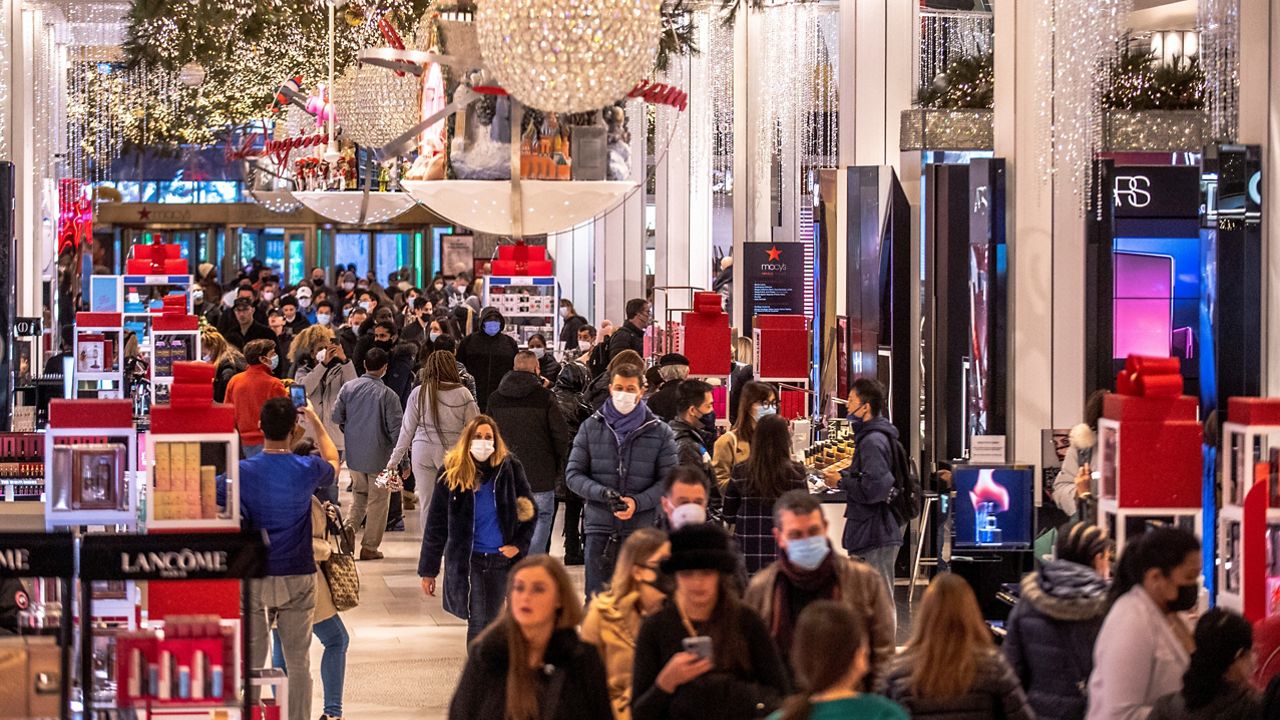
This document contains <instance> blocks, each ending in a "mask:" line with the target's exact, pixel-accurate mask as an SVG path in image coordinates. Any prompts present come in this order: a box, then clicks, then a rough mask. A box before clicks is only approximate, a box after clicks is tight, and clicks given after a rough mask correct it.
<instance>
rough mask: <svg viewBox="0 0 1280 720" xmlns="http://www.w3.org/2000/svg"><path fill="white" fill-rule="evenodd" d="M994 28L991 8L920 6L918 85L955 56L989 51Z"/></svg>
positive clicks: (929, 80) (924, 83)
mask: <svg viewBox="0 0 1280 720" xmlns="http://www.w3.org/2000/svg"><path fill="white" fill-rule="evenodd" d="M994 30H995V19H994V17H993V15H992V13H990V12H976V11H968V10H937V9H932V8H920V76H919V77H920V80H919V83H920V86H921V87H922V88H923V87H926V86H928V85H929V84H931V83H932V82H933V81H934V79H935V78H937V77H938V76H939V75H941V74H943V73H945V72H947V71H948V70H949V68H950V67H951V65H952V63H954V62H955V61H957V60H960V59H962V58H982V57H985V56H988V55H990V54H991V49H992V48H991V40H992V37H993V32H994ZM920 104H921V105H924V106H926V107H934V106H933V105H925V103H923V102H922V103H920Z"/></svg>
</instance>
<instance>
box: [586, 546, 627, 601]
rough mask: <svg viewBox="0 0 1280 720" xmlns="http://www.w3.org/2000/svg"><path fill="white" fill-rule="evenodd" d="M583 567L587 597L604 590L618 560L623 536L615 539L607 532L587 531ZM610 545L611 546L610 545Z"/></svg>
mask: <svg viewBox="0 0 1280 720" xmlns="http://www.w3.org/2000/svg"><path fill="white" fill-rule="evenodd" d="M585 540H586V542H585V546H586V551H585V553H584V560H585V562H584V565H585V567H584V568H583V570H584V572H585V575H586V585H587V599H588V600H590V599H591V596H592V595H595V594H596V593H598V592H601V591H602V590H604V587H605V585H608V584H609V581H610V580H612V579H613V566H614V565H615V564H617V561H618V548H619V547H621V545H622V541H623V540H626V538H625V537H619V538H617V539H616V540H615V539H614V537H613V535H610V534H608V533H587V535H586V537H585ZM611 545H612V547H610V546H611Z"/></svg>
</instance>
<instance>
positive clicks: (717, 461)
mask: <svg viewBox="0 0 1280 720" xmlns="http://www.w3.org/2000/svg"><path fill="white" fill-rule="evenodd" d="M738 403H739V405H740V406H741V407H740V408H739V410H738V419H737V421H735V422H734V424H733V428H732V429H731V430H729V432H727V433H725V434H723V435H721V436H720V437H719V438H717V439H716V444H715V447H713V448H712V450H711V468H712V469H713V470H714V471H715V474H716V483H717V484H718V485H719V487H720V489H721V490H722V491H723V490H724V489H725V488H727V487H728V486H729V478H730V477H732V475H733V468H734V467H735V466H736V465H738V464H739V463H744V462H746V461H747V460H750V459H751V440H752V439H753V438H754V437H755V431H756V423H757V422H759V421H760V418H762V417H765V416H766V415H772V414H774V413H776V412H777V411H778V391H777V390H774V388H773V386H772V385H770V384H768V383H762V382H755V381H752V382H749V383H747V384H746V386H745V387H743V388H742V393H741V394H740V395H739V399H738Z"/></svg>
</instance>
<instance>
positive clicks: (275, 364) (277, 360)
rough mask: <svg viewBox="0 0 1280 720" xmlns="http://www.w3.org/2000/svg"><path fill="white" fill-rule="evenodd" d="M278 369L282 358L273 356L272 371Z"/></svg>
mask: <svg viewBox="0 0 1280 720" xmlns="http://www.w3.org/2000/svg"><path fill="white" fill-rule="evenodd" d="M278 367H280V356H279V355H272V356H271V369H272V370H275V369H276V368H278Z"/></svg>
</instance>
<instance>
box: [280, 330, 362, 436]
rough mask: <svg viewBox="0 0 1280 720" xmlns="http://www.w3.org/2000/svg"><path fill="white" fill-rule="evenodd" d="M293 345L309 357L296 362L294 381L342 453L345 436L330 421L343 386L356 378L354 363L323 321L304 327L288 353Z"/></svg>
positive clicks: (291, 350) (335, 424)
mask: <svg viewBox="0 0 1280 720" xmlns="http://www.w3.org/2000/svg"><path fill="white" fill-rule="evenodd" d="M293 348H299V351H300V352H301V351H303V350H305V352H307V353H308V354H309V355H310V358H311V362H305V363H299V364H298V365H297V366H296V370H295V374H294V377H293V381H294V382H295V383H297V384H299V385H301V386H302V387H303V388H304V389H306V391H307V400H309V401H311V404H312V405H313V406H314V407H315V411H316V414H317V415H319V416H320V420H321V421H322V422H323V423H324V430H325V432H327V433H329V437H330V438H332V439H333V444H334V447H336V448H338V452H340V453H345V452H346V449H347V441H346V437H345V436H344V435H343V433H342V428H341V427H339V426H338V423H336V422H334V421H333V409H334V408H335V407H337V405H338V393H339V392H340V391H341V390H342V386H343V385H346V384H347V383H349V382H351V381H352V380H355V379H356V377H357V376H356V366H355V365H354V364H353V363H352V362H351V360H350V359H349V358H348V357H347V352H346V350H345V349H343V347H342V343H340V342H338V340H337V336H336V335H334V332H333V330H332V329H330V328H328V327H326V326H324V325H312V326H311V327H309V328H307V329H306V330H303V331H302V334H301V335H299V336H298V337H297V338H296V339H294V341H293V346H292V347H291V348H290V354H291V355H292V353H293Z"/></svg>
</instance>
